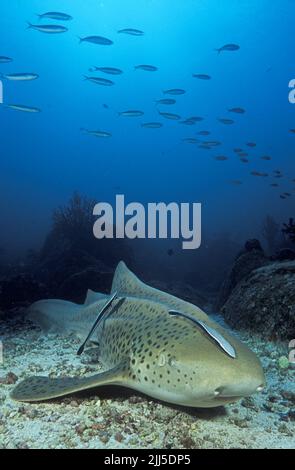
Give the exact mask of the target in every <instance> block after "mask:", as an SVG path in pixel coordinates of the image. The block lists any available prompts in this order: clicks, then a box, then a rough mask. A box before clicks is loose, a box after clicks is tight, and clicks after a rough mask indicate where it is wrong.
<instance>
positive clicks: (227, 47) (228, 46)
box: [215, 44, 240, 54]
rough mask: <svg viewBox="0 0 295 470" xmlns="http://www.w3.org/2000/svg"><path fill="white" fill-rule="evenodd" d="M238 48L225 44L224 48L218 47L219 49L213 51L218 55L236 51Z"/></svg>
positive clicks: (234, 45)
mask: <svg viewBox="0 0 295 470" xmlns="http://www.w3.org/2000/svg"><path fill="white" fill-rule="evenodd" d="M239 49H240V46H239V45H238V44H226V45H225V46H222V47H220V48H219V49H215V50H216V51H217V52H218V54H220V53H221V52H224V51H238V50H239Z"/></svg>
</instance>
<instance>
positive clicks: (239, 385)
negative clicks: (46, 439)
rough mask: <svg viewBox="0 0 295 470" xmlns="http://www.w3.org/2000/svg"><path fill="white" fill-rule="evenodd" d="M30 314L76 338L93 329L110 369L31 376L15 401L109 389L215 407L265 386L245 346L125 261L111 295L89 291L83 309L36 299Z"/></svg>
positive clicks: (255, 360)
mask: <svg viewBox="0 0 295 470" xmlns="http://www.w3.org/2000/svg"><path fill="white" fill-rule="evenodd" d="M107 303H108V304H107ZM106 304H107V306H106ZM101 312H105V313H103V315H101V316H100V317H99V321H98V323H97V324H96V321H97V317H98V315H99V314H100V313H101ZM30 316H31V318H32V319H33V320H35V321H37V322H38V323H39V324H40V325H41V326H43V327H44V328H46V329H50V328H54V329H56V330H58V331H61V332H63V333H65V332H75V333H76V334H78V336H79V337H81V338H83V339H84V340H85V338H86V337H87V334H88V333H89V331H90V330H91V329H92V327H93V325H96V327H95V329H94V330H93V332H92V338H91V340H92V341H95V342H97V343H99V351H100V360H101V362H102V364H103V365H104V367H105V371H104V372H101V373H98V374H96V375H93V376H90V377H83V378H80V377H79V378H75V377H73V378H72V377H65V378H64V377H63V378H57V379H52V378H47V377H29V378H27V379H25V380H24V381H22V382H20V383H19V384H18V385H17V386H16V388H15V389H14V390H13V392H12V398H13V399H15V400H18V401H29V402H37V401H43V400H49V399H52V398H56V397H62V396H65V395H69V394H73V393H75V392H78V391H80V390H86V389H92V388H96V387H99V386H101V385H108V384H112V385H119V386H124V387H129V388H131V389H134V390H137V391H140V392H143V393H144V394H146V395H149V396H151V397H153V398H156V399H159V400H163V401H166V402H169V403H174V404H178V405H184V406H193V407H215V406H220V405H224V404H226V403H231V402H234V401H236V400H239V399H240V398H242V397H244V396H249V395H252V394H253V393H255V392H259V391H261V390H262V389H263V387H264V385H265V379H264V374H263V371H262V367H261V365H260V362H259V360H258V358H257V357H256V355H255V354H254V353H253V352H252V351H251V350H250V349H249V348H248V347H247V346H246V345H244V344H243V343H241V342H240V341H239V340H238V339H237V338H236V337H234V336H232V335H231V334H230V333H229V332H228V331H226V330H225V329H224V328H223V327H221V326H220V325H219V324H217V323H215V322H214V321H213V320H212V319H210V318H209V317H208V316H207V315H206V314H205V313H204V312H203V311H202V310H200V309H199V308H198V307H196V306H194V305H192V304H190V303H188V302H185V301H183V300H181V299H178V298H177V297H174V296H172V295H170V294H167V293H165V292H162V291H160V290H157V289H154V288H152V287H149V286H148V285H146V284H144V283H143V282H141V281H140V280H139V279H138V278H137V277H136V276H135V275H134V274H133V273H132V272H131V271H129V270H128V268H127V267H126V265H125V264H124V263H123V262H121V263H119V265H118V267H117V269H116V272H115V276H114V280H113V285H112V291H111V295H110V296H108V295H105V294H99V293H95V292H93V291H89V292H88V294H87V298H86V301H85V304H84V305H77V304H74V303H71V302H66V301H61V300H44V301H39V302H36V303H34V304H33V305H32V306H31V307H30ZM80 349H81V348H80Z"/></svg>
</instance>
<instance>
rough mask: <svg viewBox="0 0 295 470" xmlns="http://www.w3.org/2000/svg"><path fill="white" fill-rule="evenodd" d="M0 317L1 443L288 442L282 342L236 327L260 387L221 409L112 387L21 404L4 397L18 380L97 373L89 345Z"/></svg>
mask: <svg viewBox="0 0 295 470" xmlns="http://www.w3.org/2000/svg"><path fill="white" fill-rule="evenodd" d="M215 319H216V318H215ZM0 322H1V329H0V339H1V341H2V344H3V363H2V364H0V448H2V449H5V448H8V449H15V448H20V449H23V448H29V449H40V448H46V449H47V448H49V449H54V448H95V449H102V448H103V449H116V448H117V449H126V448H135V449H139V448H147V449H178V448H180V449H190V448H192V449H194V448H196V449H214V448H269V449H270V448H278V449H282V448H284V449H291V448H293V449H294V448H295V386H294V382H295V380H294V379H295V368H294V366H293V365H291V364H290V365H289V367H288V364H287V366H286V364H285V365H284V362H286V361H284V360H283V361H282V356H285V357H287V356H288V344H287V343H286V344H279V343H271V342H269V341H263V340H262V339H261V338H259V337H255V336H254V335H253V334H252V333H251V335H250V334H249V333H247V332H243V333H236V334H238V336H239V337H240V338H241V339H242V340H243V341H244V342H246V343H247V344H248V346H249V347H250V348H251V349H252V350H254V351H255V352H256V353H257V354H258V356H259V357H260V359H261V361H262V364H263V367H264V370H265V374H266V379H267V388H266V389H265V390H264V391H263V392H262V393H261V394H258V395H255V396H253V397H251V398H245V399H243V400H241V401H239V402H237V403H235V404H232V405H228V406H226V407H220V408H215V409H209V410H206V409H192V408H189V409H188V408H181V407H176V406H171V405H169V404H164V403H160V402H156V401H154V400H151V399H150V398H149V397H146V396H143V395H140V394H137V393H135V392H134V391H132V390H128V389H122V388H119V387H117V388H115V387H112V388H110V387H106V388H104V389H102V388H100V389H97V391H95V390H94V391H93V390H92V391H91V392H85V393H82V394H81V393H80V394H78V395H75V396H72V397H67V398H63V399H58V400H54V401H51V402H46V403H39V404H29V403H18V402H15V401H13V400H11V399H10V397H9V394H10V392H11V391H12V389H13V388H14V386H15V384H16V383H17V382H18V381H19V380H20V379H24V378H25V377H27V376H30V375H46V376H47V375H50V376H52V377H56V376H59V375H71V376H75V375H79V376H83V375H87V374H88V375H91V374H93V373H97V372H98V371H99V370H100V367H99V365H98V364H97V362H96V361H97V359H96V354H95V350H92V351H89V352H86V353H85V354H84V355H83V356H81V357H78V356H77V355H76V351H77V348H78V346H79V344H80V343H79V342H78V341H77V339H76V338H74V337H61V336H58V335H53V334H49V335H46V336H45V335H44V334H43V333H42V332H40V330H39V329H37V328H35V327H34V326H33V325H32V324H31V323H29V322H27V321H26V320H25V319H24V318H23V317H22V316H21V315H20V316H16V317H14V319H13V320H12V319H11V320H7V318H5V321H4V320H3V319H2V320H1V319H0Z"/></svg>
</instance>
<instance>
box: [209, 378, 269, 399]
mask: <svg viewBox="0 0 295 470" xmlns="http://www.w3.org/2000/svg"><path fill="white" fill-rule="evenodd" d="M264 387H265V382H264V380H262V378H259V380H255V379H254V380H250V381H247V382H237V383H233V384H229V385H221V386H220V387H217V388H216V389H215V390H214V396H215V397H216V398H234V397H237V398H238V397H247V396H250V395H253V394H254V393H259V392H261V391H262V390H263V389H264Z"/></svg>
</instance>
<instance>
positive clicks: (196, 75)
mask: <svg viewBox="0 0 295 470" xmlns="http://www.w3.org/2000/svg"><path fill="white" fill-rule="evenodd" d="M193 77H194V78H198V79H199V80H211V77H210V75H206V74H203V73H194V74H193Z"/></svg>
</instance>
